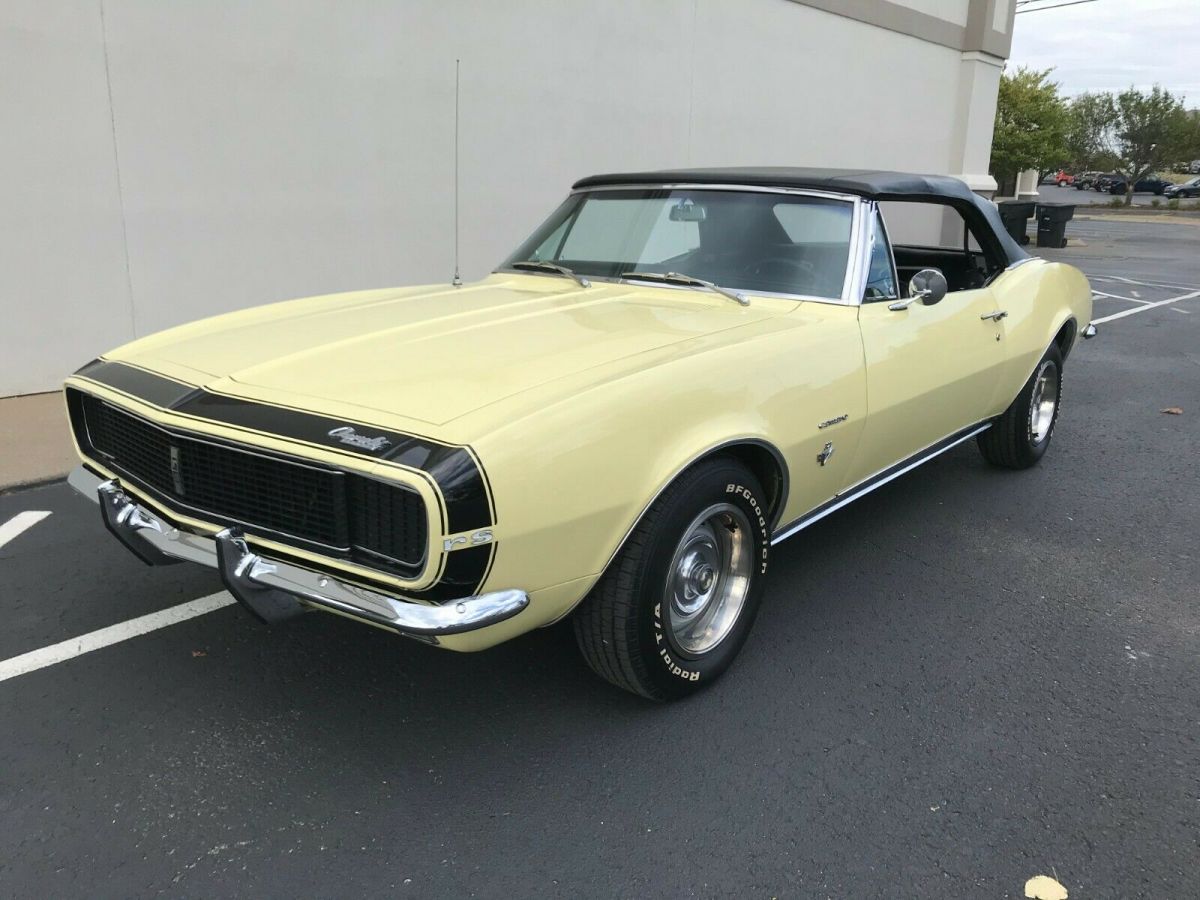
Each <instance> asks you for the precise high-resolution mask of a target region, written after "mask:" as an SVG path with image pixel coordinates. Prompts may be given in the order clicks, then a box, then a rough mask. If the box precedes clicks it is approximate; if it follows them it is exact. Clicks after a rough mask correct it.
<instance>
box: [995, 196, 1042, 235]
mask: <svg viewBox="0 0 1200 900" xmlns="http://www.w3.org/2000/svg"><path fill="white" fill-rule="evenodd" d="M996 205H997V206H998V207H1000V221H1001V222H1003V223H1004V230H1005V231H1007V232H1008V233H1009V234H1011V235H1012V239H1013V240H1014V241H1016V242H1017V243H1018V244H1028V243H1029V235H1028V234H1026V233H1025V223H1026V222H1028V221H1029V219H1030V218H1031V217H1032V216H1033V210H1034V207H1036V206H1037V203H1035V202H1033V201H1026V200H1001V201H1000V202H999V203H997V204H996Z"/></svg>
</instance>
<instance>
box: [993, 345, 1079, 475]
mask: <svg viewBox="0 0 1200 900" xmlns="http://www.w3.org/2000/svg"><path fill="white" fill-rule="evenodd" d="M1062 364H1063V360H1062V353H1060V352H1059V349H1058V345H1057V344H1051V345H1050V349H1049V350H1047V351H1046V353H1045V355H1044V356H1043V357H1042V358H1041V360H1040V361H1039V362H1038V364H1037V367H1036V368H1034V370H1033V374H1032V375H1030V376H1029V380H1028V381H1027V382H1025V386H1024V387H1023V388H1021V393H1019V394H1018V395H1017V399H1015V400H1013V402H1012V403H1011V404H1010V405H1009V407H1008V409H1006V410H1005V411H1004V413H1003V414H1002V415H1001V416H1000V417H999V418H998V419H996V421H994V422H993V423H992V427H991V428H989V429H988V430H987V431H985V432H983V434H981V435H979V437H978V438H976V441H977V442H978V443H979V452H980V453H982V454H983V458H984V459H986V460H987V461H988V462H989V463H991V464H992V465H993V466H999V467H1000V468H1003V469H1028V468H1029V467H1030V466H1033V465H1036V464H1037V461H1038V460H1039V459H1041V458H1042V456H1044V455H1045V453H1046V449H1047V448H1048V447H1049V446H1050V439H1051V438H1052V437H1053V436H1054V426H1055V424H1056V423H1057V422H1058V411H1059V409H1060V407H1061V406H1062Z"/></svg>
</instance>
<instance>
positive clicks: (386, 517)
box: [350, 478, 427, 560]
mask: <svg viewBox="0 0 1200 900" xmlns="http://www.w3.org/2000/svg"><path fill="white" fill-rule="evenodd" d="M426 530H427V526H426V522H425V505H424V504H423V503H421V501H420V498H418V497H417V496H416V495H415V494H413V493H412V492H411V491H398V490H396V489H395V488H394V487H392V486H391V485H388V484H384V483H383V482H381V481H375V480H373V479H371V478H352V479H351V480H350V531H351V533H352V534H353V535H354V538H355V544H356V545H357V546H359V547H361V548H362V549H364V550H367V552H370V553H374V554H377V555H380V556H383V557H386V558H388V559H395V560H408V559H421V557H422V556H423V555H424V553H425V541H426V540H427V538H426V536H425V532H426Z"/></svg>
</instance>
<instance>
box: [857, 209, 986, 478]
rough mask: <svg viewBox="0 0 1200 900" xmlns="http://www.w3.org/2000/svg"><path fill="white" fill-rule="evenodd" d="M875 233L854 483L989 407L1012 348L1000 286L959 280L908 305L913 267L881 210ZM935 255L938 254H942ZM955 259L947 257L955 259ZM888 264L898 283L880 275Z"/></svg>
mask: <svg viewBox="0 0 1200 900" xmlns="http://www.w3.org/2000/svg"><path fill="white" fill-rule="evenodd" d="M873 232H874V234H873V237H872V264H871V266H870V274H869V275H868V279H867V288H866V291H865V295H864V298H863V303H862V305H861V306H860V308H859V330H860V333H861V336H862V343H863V359H864V364H865V367H866V373H867V422H866V426H865V428H864V431H863V435H862V438H861V439H860V441H859V449H858V451H857V453H856V455H855V459H854V462H853V463H852V464H851V466H850V467H849V470H848V477H847V481H846V484H845V487H851V486H853V485H855V484H857V483H859V482H861V481H863V480H864V479H867V478H870V477H871V476H872V475H875V474H877V473H879V472H881V471H883V470H885V469H887V468H888V467H889V466H892V465H893V464H895V463H898V462H901V461H904V460H907V459H909V458H910V457H912V456H914V455H915V454H918V453H919V452H920V451H922V450H925V449H926V448H929V447H931V446H932V445H935V444H937V443H938V442H940V441H942V440H943V439H945V438H947V437H949V436H952V435H958V434H959V433H960V432H962V431H963V430H964V429H967V428H969V427H970V426H973V425H975V424H977V423H979V422H980V420H981V419H983V418H984V417H985V416H987V415H988V414H990V411H991V410H992V408H993V406H994V402H995V398H996V396H997V395H998V390H999V380H1000V374H1001V371H1002V369H1003V365H1004V361H1005V353H1006V346H1005V340H1004V321H1003V317H1004V311H1003V310H1000V309H998V308H997V305H996V304H997V301H996V297H995V295H994V293H993V291H992V290H991V288H989V287H986V286H982V287H973V288H969V289H963V288H962V287H961V284H960V285H959V286H960V289H959V290H951V291H950V292H948V293H947V294H946V296H945V297H944V298H943V299H942V300H941V301H940V302H938V303H935V304H934V305H932V306H926V305H924V304H923V303H921V302H919V301H918V302H911V303H905V302H904V301H905V300H906V299H908V298H907V297H906V296H904V297H901V296H900V294H905V295H906V294H907V291H906V290H905V289H904V287H903V285H902V283H901V279H903V278H904V276H905V275H907V274H908V272H907V271H906V270H905V267H903V266H901V267H900V269H899V271H898V270H897V267H896V264H895V261H894V257H893V254H892V251H891V247H890V244H889V241H888V236H887V230H886V227H885V225H884V222H883V219H882V217H881V216H880V215H879V213H878V211H876V213H875V217H874V221H873ZM948 252H950V251H948ZM930 253H931V254H932V258H934V259H937V256H936V251H930ZM964 253H965V251H964ZM906 261H908V262H911V261H912V260H906ZM951 261H952V258H951V257H949V256H947V257H946V264H947V265H949V264H950V262H951ZM889 270H890V272H891V280H890V282H889V281H888V280H886V279H885V280H883V281H880V279H879V276H880V275H881V274H882V273H885V272H888V271H889ZM952 286H953V284H952Z"/></svg>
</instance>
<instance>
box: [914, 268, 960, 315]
mask: <svg viewBox="0 0 1200 900" xmlns="http://www.w3.org/2000/svg"><path fill="white" fill-rule="evenodd" d="M949 289H950V285H948V284H947V283H946V276H945V275H943V274H942V273H941V272H940V271H938V270H937V269H922V270H921V271H920V272H918V273H917V274H916V275H914V276H913V277H912V281H910V282H909V283H908V296H909V297H911V298H912V299H913V300H920V301H921V303H923V304H924V305H925V306H933V304H935V303H941V302H942V300H943V299H944V298H945V296H946V291H948V290H949Z"/></svg>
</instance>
